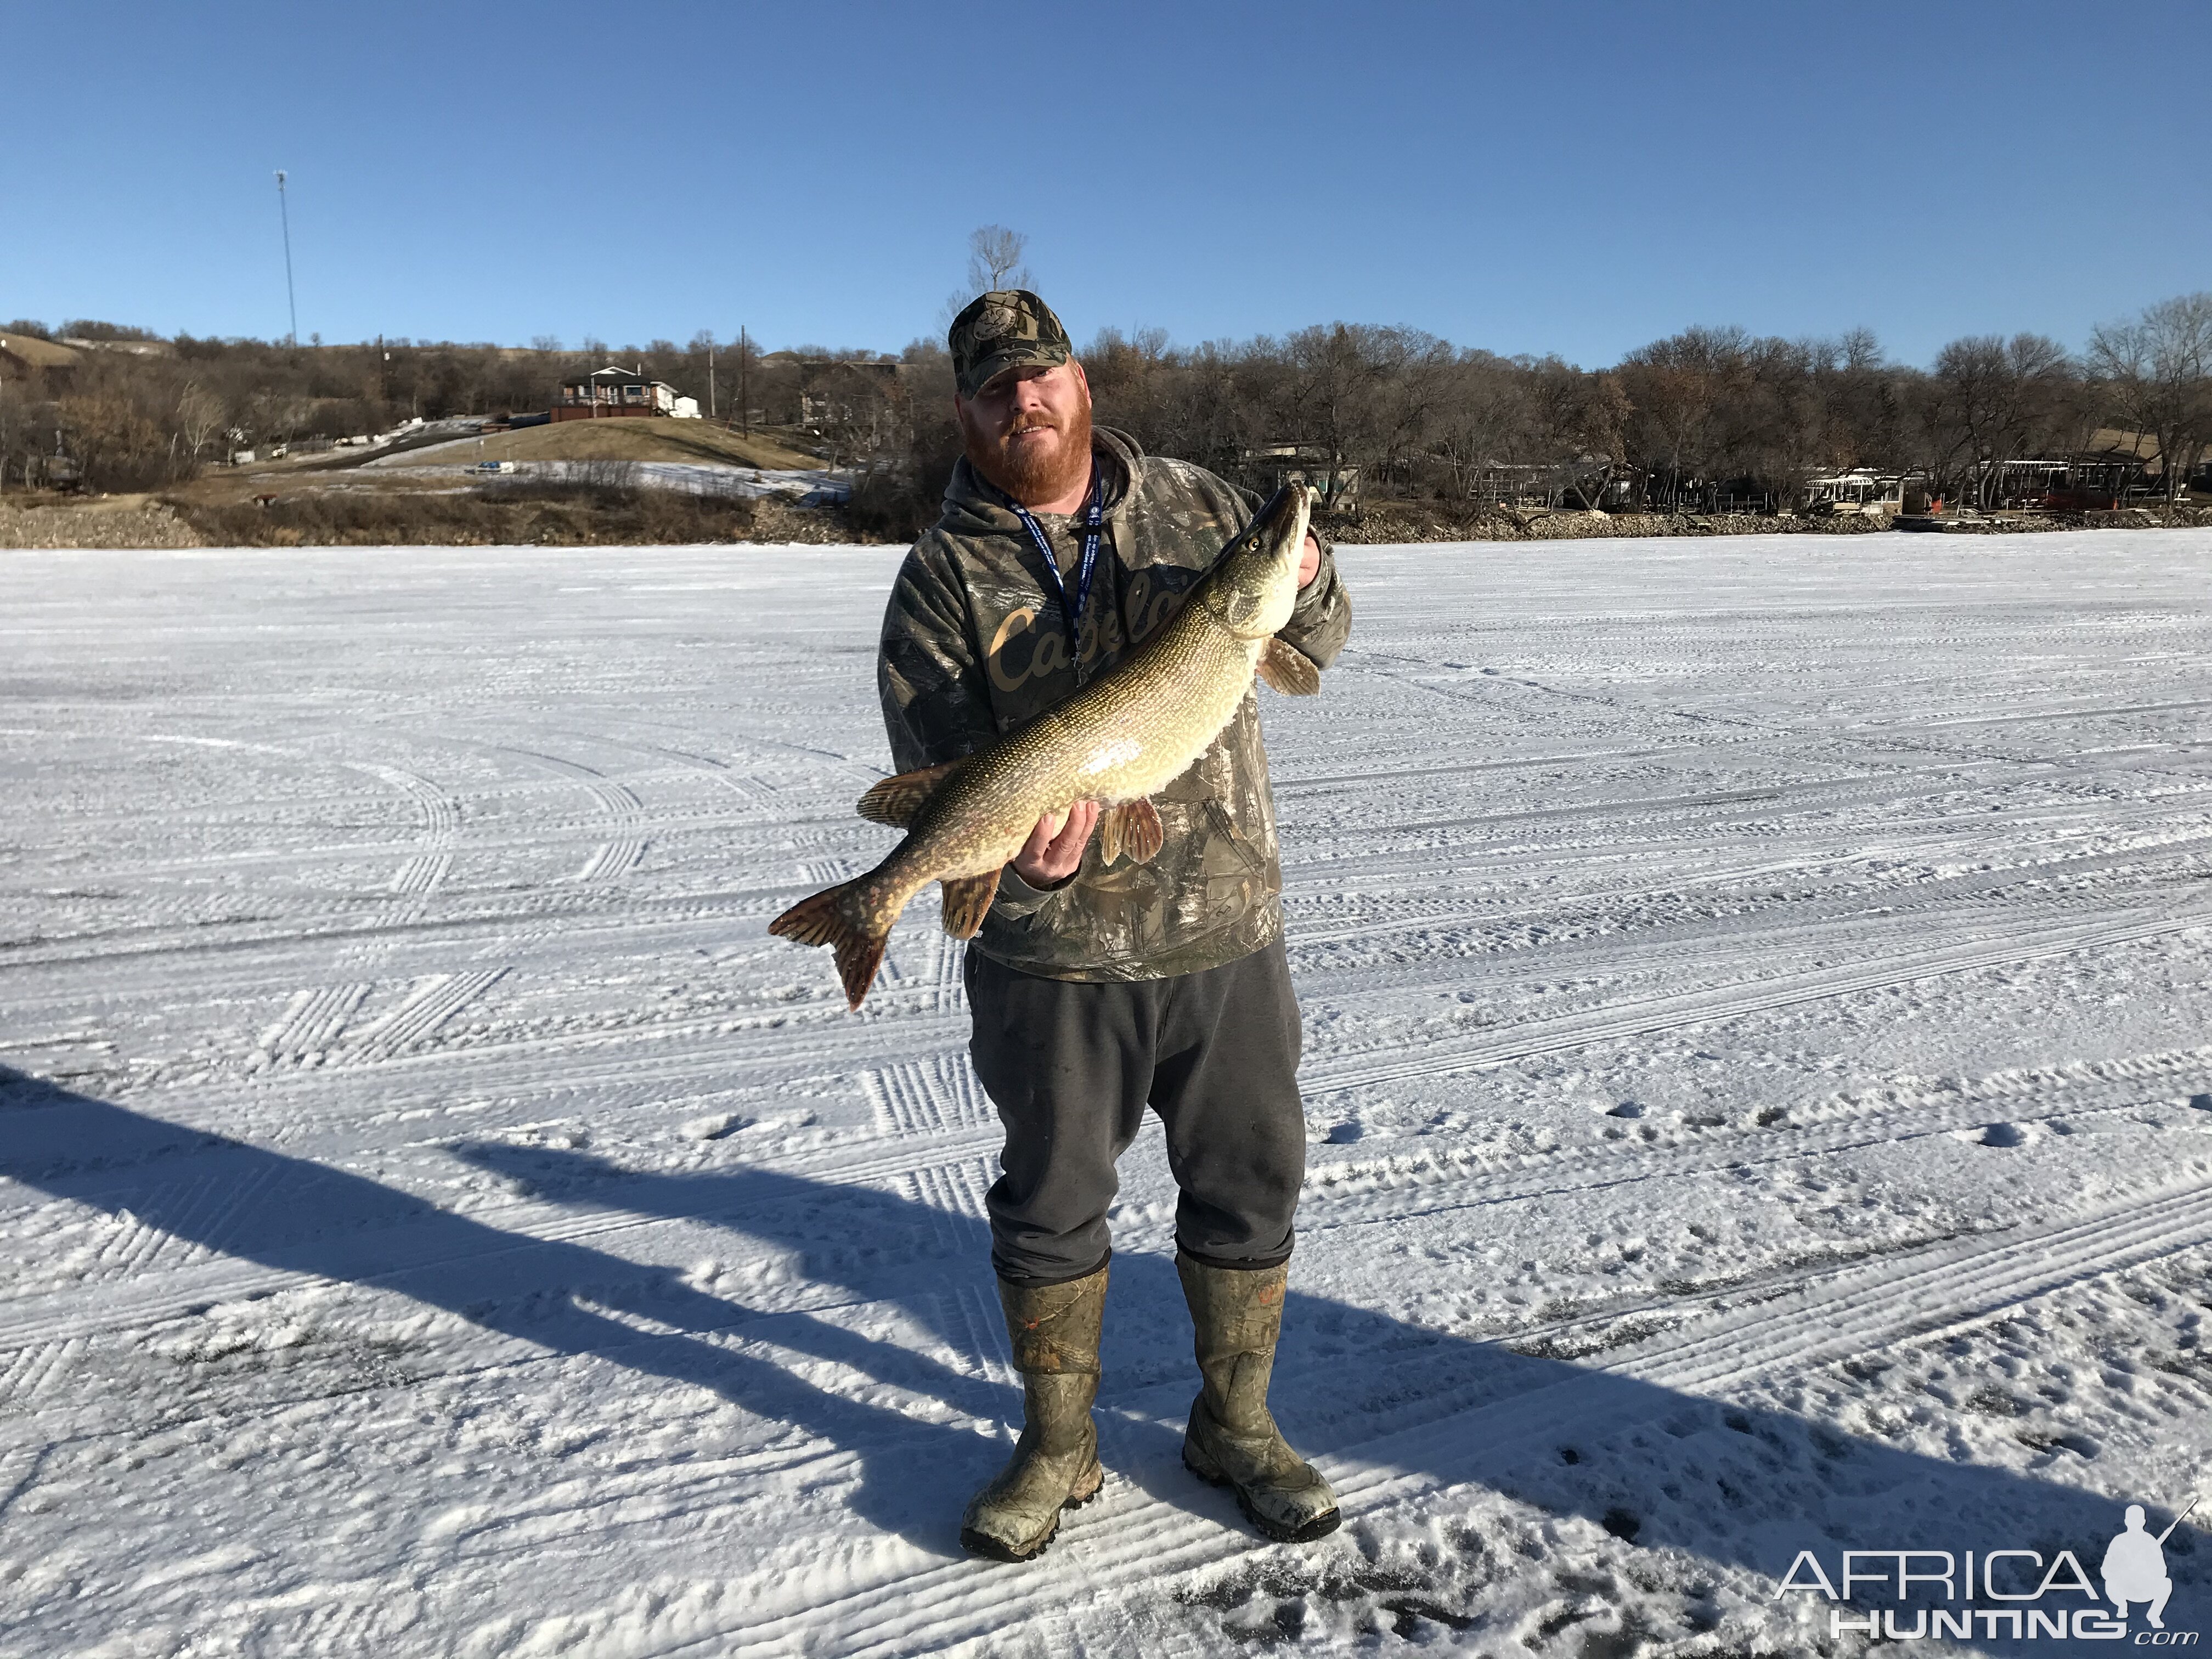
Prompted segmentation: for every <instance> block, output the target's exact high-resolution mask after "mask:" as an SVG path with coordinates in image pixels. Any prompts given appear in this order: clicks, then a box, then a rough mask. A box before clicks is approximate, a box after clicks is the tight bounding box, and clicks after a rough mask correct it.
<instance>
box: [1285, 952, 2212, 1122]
mask: <svg viewBox="0 0 2212 1659" xmlns="http://www.w3.org/2000/svg"><path fill="white" fill-rule="evenodd" d="M2208 924H2212V911H2199V912H2194V913H2191V914H2190V915H2185V916H2182V917H2178V918H2172V917H2170V918H2161V919H2160V920H2157V921H2131V922H2119V923H2099V922H2088V923H2076V924H2074V925H2072V926H2069V927H2053V928H2046V929H2044V930H2042V931H2040V932H2039V933H2031V934H2027V935H2024V936H2015V937H2012V938H2008V939H2002V940H1997V941H1988V940H1984V941H1979V942H1977V943H1973V944H1968V945H1952V946H1948V947H1945V948H1942V949H1937V950H1934V951H1910V952H1905V953H1903V954H1900V955H1895V956H1892V957H1888V958H1887V959H1886V960H1883V959H1879V958H1878V959H1877V960H1876V961H1875V963H1870V964H1853V965H1850V966H1847V967H1843V968H1824V969H1813V970H1811V971H1809V972H1806V973H1801V974H1786V975H1779V976H1777V977H1775V978H1771V979H1762V980H1753V981H1746V982H1743V983H1740V984H1736V985H1723V986H1717V987H1706V988H1702V989H1699V990H1695V991H1682V992H1673V993H1668V994H1663V995H1660V996H1654V997H1645V998H1639V999H1637V1000H1633V1001H1631V1002H1627V1003H1613V1004H1608V1005H1607V1006H1603V1007H1600V1008H1595V1009H1589V1010H1586V1011H1583V1012H1577V1013H1573V1014H1566V1015H1562V1016H1560V1017H1559V1018H1555V1019H1548V1020H1534V1021H1531V1022H1529V1024H1527V1025H1524V1026H1522V1027H1519V1028H1517V1029H1516V1030H1515V1031H1514V1032H1512V1033H1511V1034H1510V1035H1507V1036H1500V1037H1493V1038H1490V1039H1487V1040H1486V1041H1483V1042H1474V1043H1442V1042H1431V1043H1425V1044H1424V1045H1423V1047H1424V1051H1423V1052H1421V1053H1419V1054H1402V1057H1399V1058H1393V1057H1391V1049H1389V1048H1383V1049H1381V1050H1377V1051H1374V1052H1371V1053H1368V1054H1351V1055H1346V1056H1344V1057H1342V1058H1340V1059H1338V1060H1334V1061H1329V1062H1324V1063H1322V1064H1321V1065H1319V1066H1314V1067H1313V1068H1312V1069H1311V1070H1310V1071H1308V1072H1307V1073H1305V1074H1304V1076H1303V1077H1302V1078H1301V1079H1300V1082H1301V1085H1302V1086H1303V1087H1304V1090H1305V1091H1306V1092H1307V1094H1309V1095H1323V1094H1340V1093H1344V1092H1346V1091H1351V1090H1354V1089H1365V1088H1375V1087H1378V1086H1381V1085H1386V1084H1392V1083H1408V1082H1415V1081H1419V1080H1422V1079H1430V1078H1440V1077H1453V1076H1456V1075H1458V1074H1460V1073H1464V1072H1479V1071H1486V1070H1488V1069H1490V1068H1491V1067H1493V1066H1503V1065H1507V1064H1510V1062H1512V1061H1514V1060H1527V1059H1532V1058H1534V1057H1536V1056H1538V1055H1542V1054H1562V1053H1565V1052H1567V1051H1570V1050H1572V1049H1576V1048H1589V1047H1591V1046H1592V1045H1594V1044H1596V1043H1601V1042H1621V1041H1624V1040H1626V1039H1627V1038H1629V1037H1636V1036H1649V1035H1650V1034H1651V1033H1653V1032H1655V1031H1665V1030H1675V1029H1677V1028H1679V1027H1681V1026H1688V1025H1712V1024H1722V1023H1723V1022H1726V1021H1729V1020H1735V1019H1741V1018H1744V1017H1745V1016H1747V1015H1750V1014H1757V1013H1765V1012H1769V1011H1771V1010H1773V1009H1777V1008H1787V1007H1793V1006H1797V1005H1798V1004H1801V1003H1807V1002H1821V1001H1826V1000H1829V999H1831V998H1834V997H1841V996H1851V995H1856V994H1862V993H1864V992H1868V991H1882V990H1889V989H1893V988H1894V987H1898V986H1900V985H1911V984H1914V983H1916V982H1917V981H1922V980H1928V979H1936V978H1942V977H1944V976H1947V975H1953V974H1966V973H1973V972H1976V971H1978V970H1979V969H1984V968H2003V967H2011V966H2015V965H2018V964H2021V963H2031V962H2041V961H2045V960H2048V959H2050V958H2051V957H2063V956H2071V955H2073V954H2074V953H2075V952H2076V951H2093V950H2102V949H2106V948H2109V947H2112V946H2114V945H2132V944H2137V943H2140V942H2142V941H2144V940H2147V939H2162V938H2165V937H2166V936H2167V935H2168V934H2172V933H2190V932H2192V931H2194V930H2195V929H2197V928H2199V927H2205V926H2207V925H2208Z"/></svg>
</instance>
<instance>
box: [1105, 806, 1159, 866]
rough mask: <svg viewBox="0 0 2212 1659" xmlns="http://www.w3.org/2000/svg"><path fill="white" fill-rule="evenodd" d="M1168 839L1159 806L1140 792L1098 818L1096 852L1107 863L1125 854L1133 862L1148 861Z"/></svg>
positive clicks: (1143, 862)
mask: <svg viewBox="0 0 2212 1659" xmlns="http://www.w3.org/2000/svg"><path fill="white" fill-rule="evenodd" d="M1167 838H1168V834H1167V831H1166V830H1165V829H1162V828H1161V827H1160V815H1159V812H1158V809H1156V808H1155V807H1154V806H1153V805H1152V802H1151V801H1149V800H1147V799H1145V797H1143V796H1142V795H1139V796H1138V797H1137V799H1134V800H1125V801H1123V802H1122V803H1121V805H1119V806H1116V807H1114V808H1112V809H1111V810H1109V811H1107V812H1106V813H1105V814H1103V816H1102V817H1100V818H1099V820H1098V851H1099V855H1100V856H1101V857H1103V859H1104V860H1106V862H1107V863H1109V864H1111V863H1113V862H1114V860H1115V859H1117V858H1119V857H1121V854H1124V853H1127V854H1128V855H1129V862H1130V863H1132V864H1150V863H1151V862H1152V859H1153V856H1154V855H1155V854H1158V851H1159V850H1160V848H1162V847H1164V846H1165V845H1166V844H1167Z"/></svg>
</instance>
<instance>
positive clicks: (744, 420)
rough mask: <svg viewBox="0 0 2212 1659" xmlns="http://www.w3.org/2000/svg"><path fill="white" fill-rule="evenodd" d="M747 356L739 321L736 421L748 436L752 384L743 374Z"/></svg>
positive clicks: (750, 417) (741, 326) (750, 421)
mask: <svg viewBox="0 0 2212 1659" xmlns="http://www.w3.org/2000/svg"><path fill="white" fill-rule="evenodd" d="M747 356H748V354H747V351H746V349H745V327H744V324H743V323H740V324H738V424H739V425H741V426H742V427H744V432H745V435H746V436H747V437H748V438H750V436H752V432H753V394H752V384H751V382H750V380H749V379H748V378H747V376H746V374H745V370H746V368H748V367H749V365H748V363H747V362H746V357H747Z"/></svg>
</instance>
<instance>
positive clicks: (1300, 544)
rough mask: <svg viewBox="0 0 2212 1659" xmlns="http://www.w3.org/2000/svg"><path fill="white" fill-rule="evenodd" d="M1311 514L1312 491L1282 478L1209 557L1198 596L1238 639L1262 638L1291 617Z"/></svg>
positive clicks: (1295, 601)
mask: <svg viewBox="0 0 2212 1659" xmlns="http://www.w3.org/2000/svg"><path fill="white" fill-rule="evenodd" d="M1312 513H1313V492H1312V491H1311V490H1310V489H1307V488H1306V487H1305V486H1304V484H1301V483H1286V484H1285V485H1284V486H1283V487H1282V488H1281V489H1279V490H1277V491H1276V492H1275V493H1274V495H1273V496H1271V497H1270V498H1269V499H1268V501H1267V505H1266V506H1265V507H1261V509H1260V511H1259V513H1257V514H1256V515H1255V517H1254V518H1253V520H1252V522H1251V523H1249V524H1248V525H1246V526H1244V528H1243V529H1242V530H1240V531H1238V532H1237V534H1236V536H1235V538H1233V539H1231V542H1230V544H1229V545H1228V546H1226V547H1225V548H1223V549H1222V550H1221V556H1220V557H1219V558H1218V559H1216V560H1215V561H1214V562H1213V569H1212V572H1211V573H1210V574H1208V576H1207V577H1206V586H1204V588H1202V589H1201V590H1200V601H1201V603H1203V604H1204V605H1205V606H1206V609H1207V610H1208V611H1212V613H1213V616H1214V619H1215V620H1216V621H1217V622H1218V623H1220V624H1221V625H1222V626H1223V627H1224V628H1225V629H1228V630H1229V631H1230V632H1231V634H1234V635H1236V636H1237V638H1238V639H1240V640H1260V639H1265V638H1267V636H1268V635H1271V634H1273V633H1275V632H1276V631H1277V630H1278V629H1280V628H1281V627H1282V626H1283V624H1284V623H1286V622H1288V621H1290V619H1291V606H1292V605H1296V604H1297V599H1298V556H1299V554H1300V553H1301V552H1302V551H1303V550H1304V547H1305V541H1306V521H1307V520H1308V519H1309V518H1310V517H1311V516H1312Z"/></svg>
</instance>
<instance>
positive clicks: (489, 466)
mask: <svg viewBox="0 0 2212 1659" xmlns="http://www.w3.org/2000/svg"><path fill="white" fill-rule="evenodd" d="M470 470H471V471H475V472H512V471H514V463H513V461H478V462H477V464H476V465H475V466H474V467H472V468H471V469H470Z"/></svg>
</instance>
